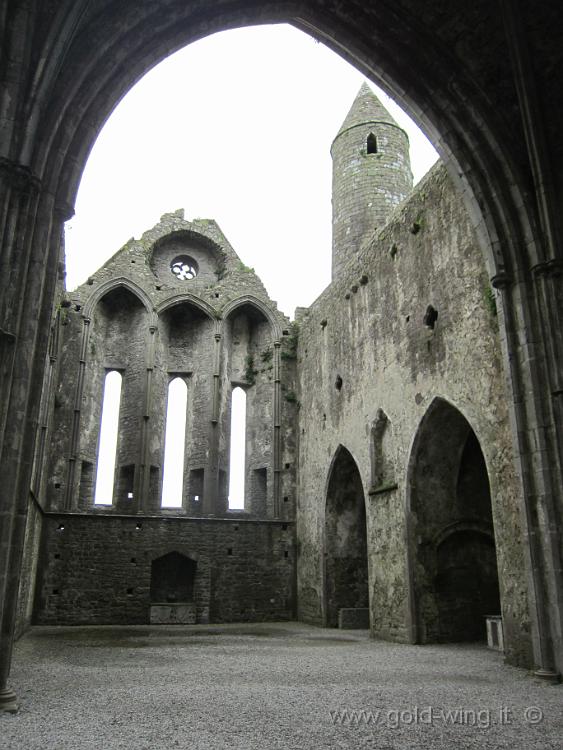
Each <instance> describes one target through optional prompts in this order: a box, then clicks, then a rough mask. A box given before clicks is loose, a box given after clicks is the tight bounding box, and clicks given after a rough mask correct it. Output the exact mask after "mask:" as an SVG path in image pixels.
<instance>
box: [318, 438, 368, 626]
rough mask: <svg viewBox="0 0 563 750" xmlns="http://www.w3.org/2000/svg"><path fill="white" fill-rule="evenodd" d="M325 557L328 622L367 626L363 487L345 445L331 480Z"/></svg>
mask: <svg viewBox="0 0 563 750" xmlns="http://www.w3.org/2000/svg"><path fill="white" fill-rule="evenodd" d="M324 558H325V580H324V596H325V625H326V626H327V627H331V628H336V627H350V626H351V625H350V623H356V626H358V625H357V623H359V624H361V625H364V626H365V627H368V625H369V616H368V613H367V609H368V606H369V588H368V558H367V535H366V505H365V500H364V490H363V486H362V479H361V477H360V472H359V471H358V467H357V465H356V462H355V461H354V458H353V457H352V454H351V453H350V451H348V450H347V449H346V448H344V447H343V446H340V447H339V448H338V450H337V451H336V454H335V456H334V459H333V461H332V466H331V469H330V476H329V479H328V485H327V492H326V506H325V535H324ZM343 610H346V612H343ZM347 610H362V611H361V612H348V611H347ZM362 620H363V622H362ZM366 621H367V622H366Z"/></svg>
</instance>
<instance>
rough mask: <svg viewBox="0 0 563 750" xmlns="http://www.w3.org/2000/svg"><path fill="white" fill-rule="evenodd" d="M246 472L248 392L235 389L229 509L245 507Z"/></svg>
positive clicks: (232, 417)
mask: <svg viewBox="0 0 563 750" xmlns="http://www.w3.org/2000/svg"><path fill="white" fill-rule="evenodd" d="M245 474H246V392H245V391H244V390H243V389H242V388H239V387H237V388H235V389H234V390H233V395H232V400H231V450H230V457H229V510H242V509H243V508H244V489H245V487H244V482H245Z"/></svg>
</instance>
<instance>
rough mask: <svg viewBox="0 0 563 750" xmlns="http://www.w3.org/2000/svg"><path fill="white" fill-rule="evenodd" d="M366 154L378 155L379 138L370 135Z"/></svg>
mask: <svg viewBox="0 0 563 750" xmlns="http://www.w3.org/2000/svg"><path fill="white" fill-rule="evenodd" d="M366 152H367V153H368V154H377V138H376V137H375V135H374V134H373V133H370V134H369V135H368V137H367V140H366Z"/></svg>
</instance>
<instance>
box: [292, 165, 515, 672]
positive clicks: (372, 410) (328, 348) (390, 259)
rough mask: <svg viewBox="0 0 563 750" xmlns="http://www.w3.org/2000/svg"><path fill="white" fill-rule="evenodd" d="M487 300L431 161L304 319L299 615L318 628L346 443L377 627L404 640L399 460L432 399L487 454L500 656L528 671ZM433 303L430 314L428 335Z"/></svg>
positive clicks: (478, 262)
mask: <svg viewBox="0 0 563 750" xmlns="http://www.w3.org/2000/svg"><path fill="white" fill-rule="evenodd" d="M494 298H495V293H494V292H493V291H492V290H491V289H490V286H489V283H488V279H487V273H486V270H485V265H484V261H483V257H482V254H481V251H480V248H479V246H478V243H477V240H476V237H475V234H474V232H473V231H472V228H471V226H470V223H469V219H468V217H467V214H466V212H465V210H464V208H463V206H462V204H461V202H460V199H459V197H458V196H457V194H456V193H455V192H454V190H453V188H452V186H451V184H450V182H449V179H448V177H447V175H446V172H445V170H444V168H443V167H442V166H440V165H438V166H437V167H435V168H434V169H433V170H432V171H431V172H430V173H429V174H428V175H427V176H426V178H425V179H424V180H423V181H422V182H421V183H420V185H419V186H418V188H417V189H416V190H415V192H414V193H413V194H412V196H411V197H410V198H409V199H408V200H407V201H406V202H405V203H404V204H402V205H401V206H400V207H399V208H398V209H397V210H396V211H395V213H394V214H393V215H392V217H391V219H390V221H389V223H388V224H387V225H386V226H385V227H384V228H383V229H382V230H380V231H379V232H377V233H376V234H375V235H374V237H373V238H372V239H371V240H370V241H368V242H366V243H365V245H364V246H363V248H362V249H361V251H360V252H359V254H358V256H357V258H353V259H352V260H351V262H350V263H349V265H348V266H347V267H346V268H345V269H342V272H341V273H340V274H339V275H338V277H337V278H336V279H335V280H334V282H333V283H332V285H331V286H330V287H329V288H328V289H327V290H326V291H325V292H324V293H323V294H322V295H321V297H320V298H319V299H318V300H317V301H316V302H315V303H314V304H313V305H312V307H311V308H310V310H309V312H308V314H305V315H303V316H302V318H301V335H300V340H299V350H298V368H299V376H300V392H299V399H300V402H301V409H300V414H299V420H300V434H299V438H300V440H299V442H300V449H299V466H300V476H299V500H298V516H297V538H298V539H299V557H298V591H299V597H298V601H299V613H300V616H301V617H302V618H303V619H306V620H309V621H311V622H318V623H320V622H321V621H322V612H323V566H322V560H323V554H324V553H325V552H326V550H324V549H323V541H322V540H323V530H324V524H325V502H326V490H327V481H328V474H329V467H330V465H331V461H332V459H333V457H334V455H335V453H336V451H337V449H338V447H339V446H340V445H342V446H344V447H346V448H347V449H348V450H349V451H350V453H351V454H352V456H353V458H354V460H355V461H356V463H357V465H358V467H359V470H360V474H361V477H362V482H363V488H364V494H365V496H366V506H367V507H366V511H367V535H368V556H369V581H370V609H371V624H372V630H373V633H374V635H376V636H379V637H385V638H391V639H395V640H403V641H404V640H411V639H412V637H413V621H412V618H413V611H412V606H411V604H410V593H411V585H410V583H409V582H410V579H411V576H412V570H413V566H414V565H415V564H416V555H417V550H416V544H415V545H414V546H412V545H411V547H410V548H409V546H408V545H407V536H408V528H407V526H408V523H409V516H410V512H409V510H408V507H409V506H408V503H409V498H410V490H411V488H410V487H409V483H408V466H409V460H410V459H411V446H412V445H413V441H414V439H415V435H416V434H417V430H418V427H419V424H420V422H421V420H422V418H423V416H424V415H425V413H426V411H427V409H428V407H429V406H430V404H431V403H432V402H433V400H434V399H435V398H437V397H440V398H442V399H445V400H446V401H448V402H449V403H450V404H452V405H453V406H455V407H456V408H457V409H458V410H459V411H460V412H461V413H462V414H463V415H464V416H465V417H466V419H467V420H468V422H469V423H470V425H471V427H472V428H473V430H474V431H475V434H476V436H477V438H478V440H479V443H480V446H481V449H482V451H483V455H484V457H485V461H486V465H487V469H488V475H489V481H490V490H491V499H492V511H493V521H494V535H495V542H496V553H497V561H498V571H499V579H500V592H501V603H502V612H503V617H504V624H505V632H506V640H507V656H508V658H509V659H510V660H511V661H513V662H516V663H523V664H528V663H529V617H528V604H527V597H526V582H525V573H524V559H523V539H522V528H521V517H520V496H519V492H520V488H519V483H518V480H517V477H516V476H515V472H514V468H513V456H512V444H511V439H510V433H509V424H508V410H507V403H506V392H505V383H504V380H503V377H502V376H501V372H502V367H501V361H500V345H499V341H498V330H497V318H496V316H495V310H494V301H495V299H494ZM430 305H432V307H433V308H434V310H435V311H437V313H438V315H437V319H436V320H435V321H434V325H433V327H431V326H430V324H431V323H432V316H430V318H429V317H427V312H428V308H429V306H430ZM425 320H426V324H425ZM380 410H381V411H380ZM374 484H375V485H377V486H376V487H374V486H373V485H374ZM370 490H371V491H372V494H370ZM415 542H416V540H415Z"/></svg>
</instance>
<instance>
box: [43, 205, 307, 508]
mask: <svg viewBox="0 0 563 750" xmlns="http://www.w3.org/2000/svg"><path fill="white" fill-rule="evenodd" d="M178 258H188V259H191V260H189V261H186V266H185V268H187V269H188V271H189V268H191V267H192V266H193V268H194V269H195V270H196V271H197V273H196V275H195V276H194V277H193V278H192V277H191V276H190V274H188V275H182V274H183V271H182V269H180V270H181V273H180V274H179V275H178V274H177V273H176V272H175V270H174V268H175V266H174V261H175V260H176V259H178ZM190 263H191V264H192V266H190ZM176 270H177V269H176ZM184 270H185V269H184ZM186 273H187V272H186ZM68 297H69V299H66V300H64V307H62V308H61V316H60V321H59V331H60V339H61V347H60V348H61V357H60V368H59V374H58V377H56V378H55V391H56V397H55V399H54V406H53V429H52V432H51V434H50V441H49V445H50V450H49V452H48V453H49V458H48V464H49V470H48V472H47V475H48V484H47V491H46V495H47V499H48V507H49V508H50V509H51V510H69V509H73V510H76V509H80V510H84V511H92V510H94V511H96V510H99V508H94V507H93V500H94V488H95V478H96V466H97V452H98V441H99V432H100V418H101V411H102V398H103V388H104V379H105V377H106V373H107V372H108V371H109V370H112V369H115V370H118V371H119V372H120V373H121V374H122V377H123V382H122V392H121V406H120V424H119V442H118V451H117V463H116V473H115V483H114V501H113V506H112V510H113V511H116V512H120V513H131V512H150V513H154V512H159V511H160V510H161V507H160V504H161V494H162V479H163V468H164V466H163V465H164V448H165V445H164V443H165V440H164V438H165V425H166V419H165V417H166V408H167V398H168V387H169V383H170V381H171V380H172V379H174V378H175V377H181V378H182V379H183V380H184V382H185V383H186V384H187V387H188V405H187V423H186V434H185V445H184V448H185V461H184V484H183V488H184V497H183V510H184V512H185V513H186V514H188V515H190V516H197V515H209V514H215V513H220V514H222V513H225V512H227V488H228V474H229V439H230V415H231V411H230V404H231V393H232V388H233V387H234V386H235V385H240V386H241V387H243V388H244V390H245V391H246V394H247V451H246V459H247V461H246V471H247V477H246V478H247V482H246V505H245V507H246V509H247V510H250V511H251V512H252V513H253V514H254V515H256V516H258V517H270V518H271V517H277V518H282V517H283V518H288V519H290V518H292V517H293V513H294V502H295V492H294V484H295V463H296V462H295V450H296V446H295V424H296V410H295V408H294V406H293V405H294V404H295V402H296V399H295V396H294V391H295V387H296V386H295V351H294V350H295V338H294V336H293V335H292V334H293V331H292V328H291V326H290V324H289V321H288V320H287V318H285V316H284V315H282V314H281V313H280V312H279V311H278V310H277V307H276V304H275V302H272V301H271V300H270V299H269V298H268V296H267V293H266V291H265V289H264V287H263V285H262V283H261V282H260V280H259V279H258V277H257V276H256V274H255V273H254V272H253V270H252V269H250V268H248V267H247V266H245V265H244V264H243V263H242V261H241V260H240V259H239V257H238V256H237V255H236V253H235V252H234V251H233V249H232V248H231V247H230V245H229V244H228V242H227V240H226V239H225V238H224V236H223V235H222V233H221V231H220V229H219V228H218V226H217V225H216V224H215V222H213V221H207V220H195V221H194V222H187V221H185V220H184V218H183V212H181V211H180V212H176V213H173V214H166V215H164V216H163V217H162V219H161V221H160V223H159V224H158V225H157V226H156V227H154V228H153V229H151V230H150V231H148V232H145V234H143V236H142V237H141V238H140V239H139V240H134V239H132V240H130V241H129V242H128V243H127V244H126V245H125V246H124V247H123V248H121V250H120V251H118V253H116V254H115V255H114V256H113V258H111V259H110V260H109V261H108V262H107V263H106V264H105V265H104V266H103V267H102V268H101V269H100V270H99V271H98V272H96V274H95V275H94V276H93V277H91V278H90V279H88V281H87V283H86V284H83V285H82V286H81V287H79V288H78V289H77V290H75V291H74V292H71V293H69V295H68ZM282 389H284V390H285V391H286V396H287V401H288V403H286V402H285V400H284V399H281V396H280V394H281V391H282ZM291 394H293V399H291V398H289V397H290V396H291ZM196 497H197V500H196ZM102 510H103V509H102ZM106 510H107V508H106ZM162 512H166V511H165V510H163V511H162Z"/></svg>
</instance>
